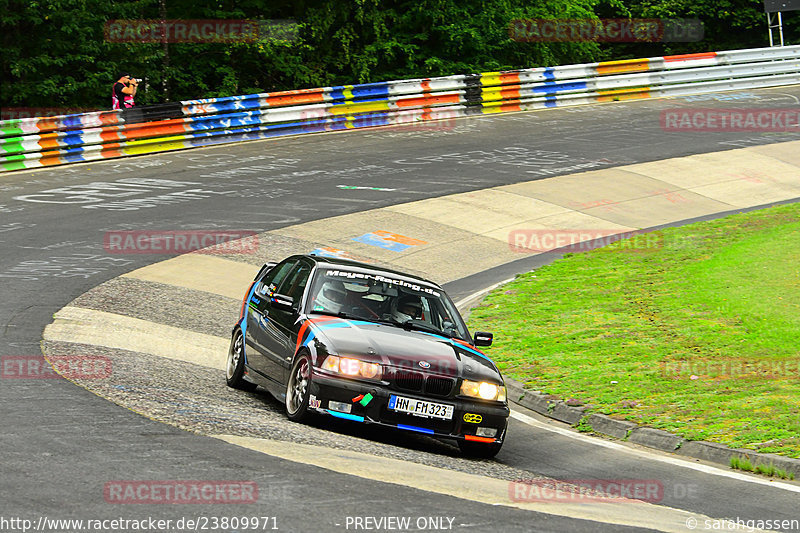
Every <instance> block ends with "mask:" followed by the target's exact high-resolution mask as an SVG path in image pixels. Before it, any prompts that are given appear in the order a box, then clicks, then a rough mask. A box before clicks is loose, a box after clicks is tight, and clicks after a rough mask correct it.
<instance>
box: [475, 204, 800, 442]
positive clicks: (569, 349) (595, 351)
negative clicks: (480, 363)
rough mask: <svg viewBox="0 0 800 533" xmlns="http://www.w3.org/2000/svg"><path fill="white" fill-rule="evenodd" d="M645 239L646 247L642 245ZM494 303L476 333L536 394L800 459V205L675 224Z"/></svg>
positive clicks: (552, 270) (543, 274) (574, 262)
mask: <svg viewBox="0 0 800 533" xmlns="http://www.w3.org/2000/svg"><path fill="white" fill-rule="evenodd" d="M640 241H641V242H645V241H644V240H641V239H640ZM646 243H647V244H646V245H645V246H635V245H634V246H631V245H630V244H627V245H626V243H625V242H624V241H623V242H620V243H615V244H613V245H611V246H607V247H604V248H600V249H597V250H593V251H590V252H586V253H579V254H573V255H569V254H568V255H567V256H565V257H564V259H562V260H559V261H556V262H555V263H553V264H551V265H548V266H546V267H543V268H541V269H539V270H537V271H535V272H532V273H528V274H524V275H522V276H519V277H518V278H517V279H516V280H515V281H513V282H511V283H509V284H508V285H506V286H504V287H501V288H499V289H497V290H495V291H493V292H492V293H491V294H489V295H488V296H487V298H486V299H485V300H484V301H483V302H482V303H481V305H480V306H479V307H477V308H475V309H473V310H472V312H471V314H470V319H469V325H470V328H471V329H472V330H473V331H475V330H479V331H492V332H494V333H495V339H496V340H495V344H494V346H493V347H491V348H489V349H488V351H487V353H488V354H489V355H490V356H491V357H492V358H493V359H494V360H495V361H496V362H497V363H498V365H499V366H500V368H501V370H502V371H503V373H504V374H505V375H507V376H509V377H511V378H513V379H516V380H518V381H521V382H523V383H524V384H525V385H526V386H527V387H528V388H531V389H534V390H540V391H543V392H546V393H548V394H553V395H556V396H559V397H561V398H563V399H565V400H567V399H571V400H573V402H572V403H573V404H576V403H577V404H584V405H588V406H589V411H590V412H598V413H603V414H607V415H611V416H612V417H615V418H620V419H624V420H630V421H633V422H636V423H639V424H643V425H648V426H651V427H655V428H660V429H664V430H667V431H671V432H673V433H676V434H679V435H681V436H683V437H685V438H687V439H690V440H709V441H713V442H719V443H723V444H727V445H729V446H733V447H741V448H748V449H753V450H757V451H760V452H768V453H777V454H781V455H785V456H788V457H795V458H798V457H800V204H790V205H785V206H778V207H774V208H770V209H765V210H761V211H755V212H751V213H745V214H738V215H733V216H729V217H725V218H722V219H718V220H713V221H708V222H702V223H697V224H692V225H689V226H683V227H680V228H669V229H665V230H661V231H659V232H657V235H656V237H655V238H653V237H652V236H651V237H650V238H648V239H646Z"/></svg>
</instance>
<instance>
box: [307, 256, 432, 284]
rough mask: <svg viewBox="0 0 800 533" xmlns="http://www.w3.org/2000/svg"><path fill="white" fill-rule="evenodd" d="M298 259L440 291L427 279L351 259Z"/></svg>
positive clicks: (312, 257) (308, 257) (321, 257)
mask: <svg viewBox="0 0 800 533" xmlns="http://www.w3.org/2000/svg"><path fill="white" fill-rule="evenodd" d="M296 257H298V258H300V257H304V258H306V259H310V260H311V261H313V262H315V263H316V264H317V265H318V266H323V265H330V266H334V267H341V268H342V269H343V270H348V271H353V272H369V273H374V274H391V275H392V276H398V277H402V278H405V279H408V280H414V281H417V282H422V283H425V284H426V285H431V286H432V287H436V288H438V289H441V287H440V286H439V285H438V284H437V283H434V282H432V281H430V280H428V279H425V278H422V277H419V276H415V275H413V274H409V273H407V272H401V271H399V270H394V269H391V268H385V267H382V266H377V265H371V264H368V263H362V262H360V261H353V260H351V259H341V258H339V257H328V256H321V255H314V254H306V255H298V256H296Z"/></svg>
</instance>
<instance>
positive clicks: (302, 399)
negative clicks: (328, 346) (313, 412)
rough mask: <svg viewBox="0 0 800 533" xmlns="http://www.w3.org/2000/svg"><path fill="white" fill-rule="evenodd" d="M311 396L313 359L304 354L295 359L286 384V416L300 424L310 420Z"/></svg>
mask: <svg viewBox="0 0 800 533" xmlns="http://www.w3.org/2000/svg"><path fill="white" fill-rule="evenodd" d="M310 395H311V358H310V357H309V356H308V354H305V353H302V354H300V355H298V356H297V358H296V359H295V362H294V365H292V371H291V372H290V373H289V381H288V383H286V415H287V416H288V417H289V420H292V421H294V422H300V421H302V420H305V419H306V418H308V416H309V414H310V411H309V410H308V398H309V396H310Z"/></svg>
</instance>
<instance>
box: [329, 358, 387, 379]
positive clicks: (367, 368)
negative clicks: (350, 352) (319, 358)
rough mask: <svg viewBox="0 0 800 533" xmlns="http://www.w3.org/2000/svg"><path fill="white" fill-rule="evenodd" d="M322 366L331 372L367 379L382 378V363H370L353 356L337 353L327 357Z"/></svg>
mask: <svg viewBox="0 0 800 533" xmlns="http://www.w3.org/2000/svg"><path fill="white" fill-rule="evenodd" d="M320 368H322V369H323V370H327V371H329V372H336V373H337V374H344V375H345V376H352V377H362V378H367V379H381V374H382V369H381V365H379V364H377V363H368V362H366V361H361V360H359V359H353V358H352V357H339V356H336V355H329V356H328V357H326V358H325V360H324V361H323V362H322V366H321V367H320Z"/></svg>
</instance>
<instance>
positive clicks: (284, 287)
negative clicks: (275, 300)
mask: <svg viewBox="0 0 800 533" xmlns="http://www.w3.org/2000/svg"><path fill="white" fill-rule="evenodd" d="M309 274H311V267H309V266H308V265H306V264H304V263H300V264H299V265H297V266H296V267H295V269H294V270H292V272H291V274H289V276H287V277H286V279H285V280H284V282H283V283H282V284H281V285H280V290H278V293H279V294H283V295H284V296H288V297H290V298H291V299H292V302H293V303H294V305H295V307H299V306H300V300H301V299H302V298H303V292H304V291H305V289H306V284H308V276H309Z"/></svg>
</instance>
